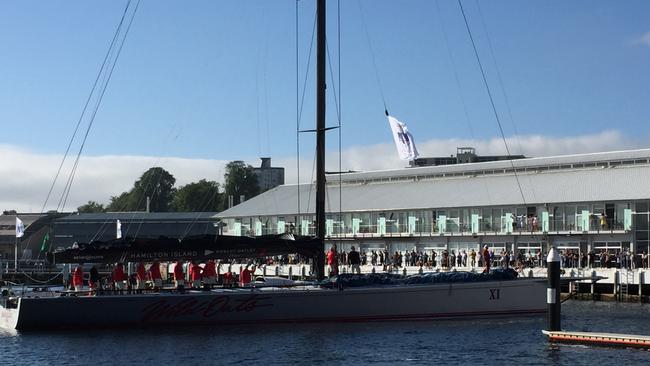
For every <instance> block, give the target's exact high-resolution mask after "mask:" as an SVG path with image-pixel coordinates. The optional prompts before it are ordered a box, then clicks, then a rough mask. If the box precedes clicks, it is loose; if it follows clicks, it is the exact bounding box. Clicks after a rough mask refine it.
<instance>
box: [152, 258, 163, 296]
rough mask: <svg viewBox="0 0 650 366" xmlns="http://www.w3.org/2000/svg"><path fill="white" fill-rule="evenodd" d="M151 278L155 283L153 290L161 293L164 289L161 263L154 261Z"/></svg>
mask: <svg viewBox="0 0 650 366" xmlns="http://www.w3.org/2000/svg"><path fill="white" fill-rule="evenodd" d="M149 278H151V282H153V289H154V290H156V291H159V290H160V289H161V288H162V274H161V273H160V262H158V261H153V263H151V266H149Z"/></svg>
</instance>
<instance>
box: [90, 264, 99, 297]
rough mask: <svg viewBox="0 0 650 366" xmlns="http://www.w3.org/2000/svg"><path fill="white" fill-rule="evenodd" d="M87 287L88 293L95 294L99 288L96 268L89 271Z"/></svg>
mask: <svg viewBox="0 0 650 366" xmlns="http://www.w3.org/2000/svg"><path fill="white" fill-rule="evenodd" d="M88 287H89V288H90V291H93V293H95V294H97V290H98V289H99V287H100V284H99V271H98V270H97V267H96V266H93V267H92V268H91V269H90V277H89V278H88Z"/></svg>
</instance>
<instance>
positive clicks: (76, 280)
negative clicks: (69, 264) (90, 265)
mask: <svg viewBox="0 0 650 366" xmlns="http://www.w3.org/2000/svg"><path fill="white" fill-rule="evenodd" d="M83 285H84V270H83V268H81V266H78V267H77V268H75V269H74V272H73V273H72V286H83Z"/></svg>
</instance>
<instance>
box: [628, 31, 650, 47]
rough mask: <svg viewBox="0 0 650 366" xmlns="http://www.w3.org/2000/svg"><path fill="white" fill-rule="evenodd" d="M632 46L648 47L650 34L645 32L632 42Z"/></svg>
mask: <svg viewBox="0 0 650 366" xmlns="http://www.w3.org/2000/svg"><path fill="white" fill-rule="evenodd" d="M632 44H633V45H644V46H650V32H645V33H644V34H642V35H641V36H640V37H638V38H637V39H635V40H633V41H632Z"/></svg>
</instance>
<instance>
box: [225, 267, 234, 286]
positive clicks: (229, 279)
mask: <svg viewBox="0 0 650 366" xmlns="http://www.w3.org/2000/svg"><path fill="white" fill-rule="evenodd" d="M223 287H232V272H230V271H228V272H226V273H224V274H223Z"/></svg>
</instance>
